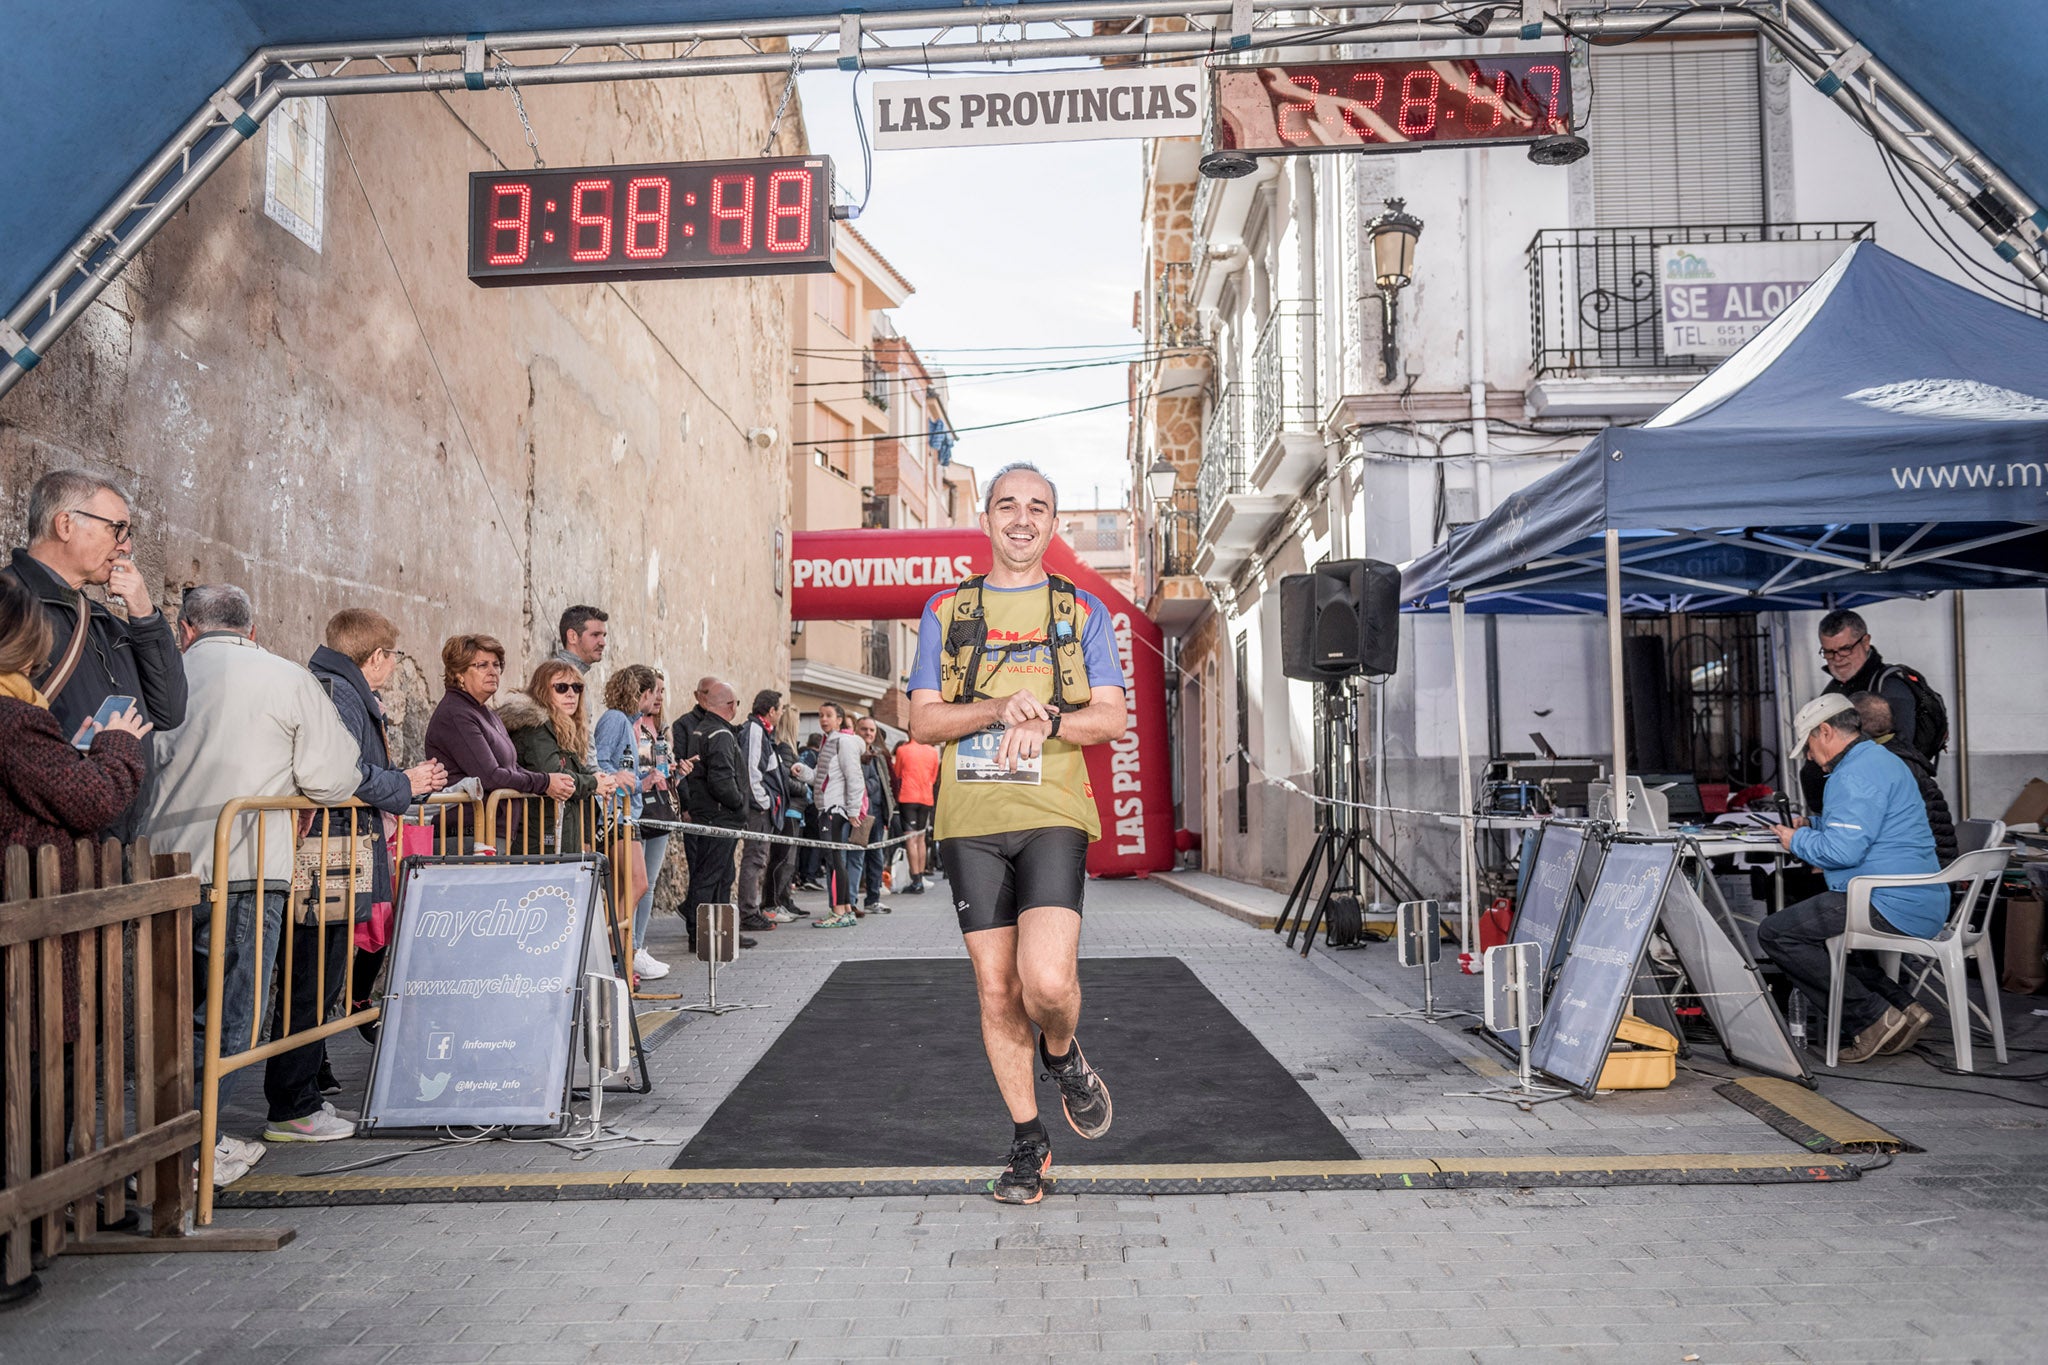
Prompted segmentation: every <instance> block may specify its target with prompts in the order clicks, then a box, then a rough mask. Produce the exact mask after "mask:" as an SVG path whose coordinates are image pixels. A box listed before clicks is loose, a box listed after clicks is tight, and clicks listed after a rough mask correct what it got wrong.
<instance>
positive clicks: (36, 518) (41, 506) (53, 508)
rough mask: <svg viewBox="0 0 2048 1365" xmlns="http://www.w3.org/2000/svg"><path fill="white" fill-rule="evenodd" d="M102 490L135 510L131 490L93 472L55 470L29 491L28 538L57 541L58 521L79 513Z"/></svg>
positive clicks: (86, 470)
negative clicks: (68, 514)
mask: <svg viewBox="0 0 2048 1365" xmlns="http://www.w3.org/2000/svg"><path fill="white" fill-rule="evenodd" d="M102 489H104V490H105V491H107V492H109V493H112V494H113V495H114V496H115V497H117V498H119V499H120V500H121V501H122V502H125V503H127V504H128V505H129V506H131V507H132V506H134V505H135V500H134V499H133V498H131V497H129V496H128V490H127V489H125V488H123V487H122V486H121V485H120V484H118V483H115V482H114V481H113V480H112V479H107V478H102V477H101V476H100V475H98V474H95V473H93V472H92V471H91V470H89V469H53V470H51V471H50V472H49V473H47V474H45V475H43V477H41V478H40V479H37V480H36V484H35V487H34V488H31V489H30V490H29V491H28V538H29V539H30V540H31V541H36V540H50V539H52V538H54V537H55V536H56V534H57V518H58V517H60V516H62V515H63V514H64V513H66V512H76V511H77V510H78V509H79V508H81V507H83V506H85V504H86V503H87V502H88V501H90V500H91V498H92V496H93V494H95V493H98V492H100V491H101V490H102Z"/></svg>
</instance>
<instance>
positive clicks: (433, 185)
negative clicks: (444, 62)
mask: <svg viewBox="0 0 2048 1365" xmlns="http://www.w3.org/2000/svg"><path fill="white" fill-rule="evenodd" d="M779 93H780V82H779V80H769V79H765V78H762V79H754V78H744V79H742V78H735V79H730V80H724V79H721V80H701V79H699V80H688V81H671V82H666V83H659V84H654V83H632V84H622V85H616V86H591V87H583V88H573V87H561V88H552V89H541V90H535V91H532V92H530V93H528V94H527V95H526V102H527V108H528V112H529V114H530V116H531V118H532V121H533V125H534V128H535V131H536V133H537V134H538V137H539V141H540V148H541V151H542V153H543V155H545V156H546V158H547V160H548V162H549V164H551V165H582V164H599V163H613V164H617V163H629V162H635V161H662V160H688V159H698V158H715V157H735V156H749V155H754V154H756V153H758V152H759V151H760V150H761V142H762V138H763V136H764V134H765V133H766V131H767V127H768V122H769V118H770V116H771V114H772V113H773V111H774V107H775V99H776V97H777V95H778V94H779ZM328 112H329V124H328V135H327V167H326V196H325V199H326V203H325V240H324V243H323V250H322V251H320V252H317V253H316V252H314V251H313V250H311V249H310V248H308V247H306V246H305V245H303V244H302V243H301V242H299V241H298V240H297V239H296V238H294V237H292V236H291V235H290V234H289V233H287V232H286V231H285V230H284V229H283V228H281V227H279V226H278V225H277V224H276V223H274V222H272V221H270V220H269V219H268V218H266V217H265V216H264V214H263V207H262V206H263V164H264V163H263V144H262V141H261V138H260V137H259V139H257V140H256V141H254V142H252V143H251V145H250V146H249V147H248V148H246V149H245V150H244V151H243V152H242V153H241V154H240V155H239V156H238V157H237V158H236V159H235V160H234V161H233V162H231V163H230V164H229V165H228V166H227V167H225V168H224V169H223V170H222V171H221V172H219V173H218V174H217V175H216V176H215V177H214V179H213V180H212V182H210V183H209V184H208V185H206V186H205V187H204V188H203V189H202V190H201V191H200V192H199V194H198V195H197V196H196V197H195V198H194V200H193V202H192V204H191V205H190V206H189V208H188V209H187V210H186V211H184V212H182V213H180V214H179V215H178V217H177V218H176V219H175V221H174V222H173V223H172V224H171V225H170V226H169V227H168V228H167V229H166V230H165V231H164V233H163V234H162V235H161V236H159V237H158V239H157V240H156V241H155V242H154V243H152V244H151V246H150V247H149V248H148V249H147V250H146V251H145V253H144V254H143V255H142V257H141V258H140V259H139V260H138V261H137V262H136V263H135V265H134V266H133V267H131V269H130V270H129V271H128V273H127V275H126V276H125V277H124V279H123V280H122V281H121V282H120V283H118V284H117V285H116V286H115V287H114V288H113V289H112V290H110V291H109V292H108V294H107V295H106V296H105V298H104V300H103V301H102V302H101V303H100V304H97V305H95V307H94V308H93V309H92V310H91V312H90V313H89V314H88V316H87V318H86V319H85V320H84V322H83V323H82V324H81V325H80V326H79V327H78V328H77V329H75V330H74V331H73V333H72V334H71V335H70V336H68V337H67V338H66V339H65V340H64V341H63V342H62V343H60V344H59V345H58V346H57V347H56V348H54V352H53V354H52V355H51V356H50V357H49V358H48V359H47V360H46V361H45V363H44V364H43V365H42V366H41V367H40V368H38V370H37V371H36V372H35V373H34V374H32V375H31V376H30V377H29V378H28V380H27V381H26V382H25V383H23V384H22V385H21V386H20V387H19V388H18V389H17V390H16V391H15V393H14V394H13V395H11V396H10V397H9V398H7V399H6V400H5V401H4V402H0V534H4V535H5V536H6V537H7V540H8V542H9V543H10V544H20V543H21V537H22V529H23V521H24V516H25V512H26V504H27V490H28V486H29V485H30V484H31V483H32V482H33V481H34V479H35V478H36V476H38V475H39V474H41V473H43V472H44V471H45V470H48V469H51V468H56V467H60V466H64V465H87V466H91V467H95V468H100V469H105V470H111V471H114V472H118V473H119V474H120V475H121V476H123V477H124V478H125V479H126V480H127V481H129V482H130V483H131V484H132V485H133V486H134V488H135V489H136V492H137V511H138V514H139V519H140V537H139V540H138V544H137V555H138V560H139V562H140V564H141V567H142V569H143V571H144V573H145V574H146V575H147V577H148V580H149V582H150V584H151V588H152V591H153V592H155V593H156V594H157V596H158V598H159V600H160V601H165V602H169V603H173V604H175V602H176V600H177V596H178V594H179V592H180V591H181V590H182V589H183V588H184V587H185V586H187V585H189V584H192V583H195V582H204V581H220V580H226V581H231V582H236V583H240V584H242V585H243V586H245V587H247V588H248V589H249V590H250V592H251V593H252V595H253V596H254V597H255V600H256V607H257V612H258V616H259V634H260V636H261V638H262V639H263V640H264V642H265V643H266V644H269V645H270V646H271V647H273V648H276V649H278V650H280V651H281V652H284V653H287V654H289V655H291V656H293V657H297V658H304V657H305V655H306V654H307V653H308V652H309V651H310V650H311V648H312V647H313V645H314V644H316V643H317V642H318V633H319V630H320V628H321V626H322V625H323V624H324V622H325V621H326V619H327V617H328V616H329V615H330V614H331V613H332V612H333V611H335V610H336V609H338V608H340V607H343V606H348V605H367V606H374V607H376V608H377V609H379V610H381V611H383V612H385V613H386V614H387V615H389V616H390V617H391V618H392V619H393V620H395V621H396V622H398V623H399V626H400V628H401V630H402V631H403V633H404V638H403V641H402V647H403V648H404V649H405V650H406V651H407V652H408V653H409V654H410V655H412V656H413V659H412V660H411V661H409V662H408V665H407V680H406V683H405V685H404V687H403V691H404V693H405V694H406V696H405V702H406V707H405V709H406V710H407V712H408V713H409V714H408V718H407V725H406V730H407V732H408V739H409V740H410V741H412V742H413V743H416V742H417V737H418V734H419V732H420V730H421V728H422V727H423V725H424V720H425V715H426V712H427V711H428V710H429V709H430V707H431V701H432V699H433V698H435V697H438V695H439V693H440V690H441V687H440V670H439V664H438V653H439V647H440V643H441V641H442V639H443V638H444V637H445V636H446V635H448V634H450V633H453V632H457V631H463V630H482V631H487V632H489V633H491V634H495V635H497V636H498V637H499V638H501V639H502V640H504V641H505V642H506V644H507V645H508V646H509V647H510V649H511V651H512V653H513V655H514V658H513V660H512V661H511V662H512V665H513V666H512V669H511V670H509V671H510V672H511V673H512V674H514V675H516V677H517V678H523V676H524V673H525V670H526V669H527V668H530V667H531V665H532V664H533V663H534V662H535V661H537V660H538V659H539V658H540V657H542V656H543V655H544V654H545V653H546V652H547V650H548V649H549V648H550V647H551V645H550V636H551V633H552V627H553V623H554V620H555V618H556V617H557V615H558V614H559V613H560V611H561V609H562V608H563V607H565V606H567V605H568V604H570V603H572V602H594V603H598V604H601V605H603V606H604V607H605V608H606V609H607V610H609V611H610V612H611V615H612V641H613V644H612V653H611V655H610V658H609V662H610V663H612V664H621V663H627V662H636V661H638V662H649V663H654V664H657V665H659V666H662V667H664V668H666V669H667V671H668V673H669V675H670V678H671V682H672V686H671V697H672V701H673V699H674V698H676V697H680V698H681V699H682V701H681V706H680V707H679V706H676V705H673V704H672V705H671V714H673V713H674V712H675V711H677V710H679V709H682V708H683V707H687V706H688V704H689V702H688V694H689V690H690V687H691V685H692V684H693V683H694V681H695V679H696V678H697V677H698V676H699V675H700V674H703V673H707V672H710V673H719V674H723V675H725V676H728V677H730V678H731V679H733V681H734V684H735V686H736V687H738V688H739V690H740V693H741V695H742V696H748V695H751V692H752V690H753V689H755V688H757V687H762V686H784V685H786V681H787V678H788V671H789V661H788V654H789V651H788V644H787V640H788V632H787V629H786V627H785V626H783V625H782V624H781V623H782V622H783V621H784V620H785V619H786V609H785V604H784V599H783V598H782V597H781V596H779V595H778V594H777V592H776V585H775V582H774V574H773V558H772V556H773V549H772V541H773V535H774V530H775V528H776V527H777V526H778V525H783V524H786V519H787V515H788V503H789V495H788V487H789V464H788V455H787V446H786V436H787V433H786V432H785V433H783V436H784V441H785V444H779V445H778V446H777V447H776V448H775V449H772V450H766V451H763V450H759V449H756V448H754V447H753V446H751V445H748V444H747V443H746V442H745V440H744V432H745V430H746V429H747V428H749V427H757V426H758V427H777V428H780V427H786V426H787V415H788V413H789V410H790V390H789V387H788V384H789V370H788V356H789V346H790V329H791V311H792V308H793V306H794V305H793V300H794V297H795V291H794V288H793V283H792V281H790V280H788V279H783V278H757V279H740V280H711V281H693V282H664V283H648V284H628V285H619V286H611V285H574V286H551V287H547V288H539V289H531V288H529V289H506V290H481V289H478V288H476V287H475V286H474V285H472V284H470V282H469V281H468V279H467V278H466V277H465V275H464V273H463V272H464V266H465V254H464V253H465V245H464V243H465V232H466V226H465V218H466V212H467V210H466V202H467V201H466V193H467V188H466V187H467V176H468V174H469V172H471V171H473V170H487V169H492V168H495V167H496V166H498V165H500V164H504V163H510V164H513V165H526V164H529V162H530V154H529V153H528V151H527V149H526V147H525V144H524V138H523V135H522V133H521V131H520V127H519V123H518V121H517V118H516V116H515V114H514V111H513V108H512V101H511V98H510V96H509V95H507V94H506V93H505V92H503V91H497V90H494V91H490V92H485V93H477V94H465V95H455V96H452V97H450V98H449V99H448V100H446V101H443V100H441V99H439V98H436V97H433V96H425V95H417V96H389V97H377V98H357V99H353V100H349V101H344V102H338V103H332V104H330V105H329V111H328ZM801 143H802V129H801V122H800V119H799V117H798V116H797V115H796V114H795V112H794V111H792V113H791V115H790V116H789V117H787V118H786V119H785V122H784V124H783V127H782V130H781V132H780V134H779V137H778V144H777V150H778V151H781V152H785V153H787V152H792V151H796V150H799V149H800V148H801ZM444 380H445V388H444ZM514 680H515V678H514V677H508V680H507V681H508V684H509V683H511V682H513V681H514ZM408 747H409V748H410V745H409V746H408Z"/></svg>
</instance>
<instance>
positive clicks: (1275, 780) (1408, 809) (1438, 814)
mask: <svg viewBox="0 0 2048 1365" xmlns="http://www.w3.org/2000/svg"><path fill="white" fill-rule="evenodd" d="M1237 752H1238V755H1239V756H1240V757H1242V758H1243V759H1244V761H1245V762H1246V763H1248V764H1250V765H1251V767H1252V768H1253V769H1254V770H1255V771H1256V772H1257V773H1258V775H1259V781H1261V782H1263V783H1265V784H1266V785H1267V786H1269V787H1283V788H1285V789H1286V790H1288V791H1291V792H1293V793H1294V794H1295V795H1297V796H1305V797H1307V798H1308V799H1309V800H1310V801H1312V802H1314V803H1315V804H1316V805H1318V806H1343V807H1345V808H1347V809H1350V810H1377V811H1386V812H1388V813H1389V814H1393V815H1427V816H1431V817H1434V818H1436V819H1439V820H1467V821H1469V820H1477V819H1479V818H1480V817H1479V816H1476V815H1460V814H1459V813H1458V812H1456V811H1450V810H1417V809H1416V808H1415V807H1413V806H1376V805H1374V804H1373V803H1371V802H1370V801H1342V800H1339V799H1338V798H1336V797H1334V796H1318V795H1317V794H1316V793H1314V792H1312V791H1309V790H1308V789H1307V788H1305V787H1302V786H1299V785H1297V784H1296V783H1294V782H1291V781H1289V780H1288V779H1287V778H1284V777H1275V776H1273V774H1271V773H1269V772H1267V771H1266V770H1265V769H1264V768H1262V767H1260V766H1259V760H1257V759H1256V758H1253V757H1252V756H1251V752H1250V751H1249V750H1247V749H1245V748H1243V747H1242V746H1240V747H1239V748H1238V751H1237Z"/></svg>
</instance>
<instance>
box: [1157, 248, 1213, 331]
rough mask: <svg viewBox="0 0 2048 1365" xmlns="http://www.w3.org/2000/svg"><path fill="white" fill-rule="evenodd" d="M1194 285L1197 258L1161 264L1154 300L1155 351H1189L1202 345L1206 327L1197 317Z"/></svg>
mask: <svg viewBox="0 0 2048 1365" xmlns="http://www.w3.org/2000/svg"><path fill="white" fill-rule="evenodd" d="M1194 287H1195V265H1194V262H1193V261H1167V262H1165V263H1164V264H1163V265H1161V266H1160V267H1159V278H1158V280H1157V281H1156V282H1155V283H1154V286H1153V299H1152V338H1151V342H1152V347H1153V349H1154V350H1160V351H1176V350H1186V349H1190V348H1193V347H1196V346H1200V345H1201V344H1202V329H1201V326H1200V323H1199V322H1198V320H1197V319H1196V316H1195V299H1194Z"/></svg>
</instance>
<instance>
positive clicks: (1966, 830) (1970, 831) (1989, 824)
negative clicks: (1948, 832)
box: [1956, 820, 2005, 854]
mask: <svg viewBox="0 0 2048 1365" xmlns="http://www.w3.org/2000/svg"><path fill="white" fill-rule="evenodd" d="M2004 842H2005V821H2003V820H1958V821H1956V852H1957V853H1958V854H1963V853H1975V852H1976V851H1977V850H1978V849H1980V848H1997V847H1998V846H1999V845H2000V844H2002V843H2004Z"/></svg>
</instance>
